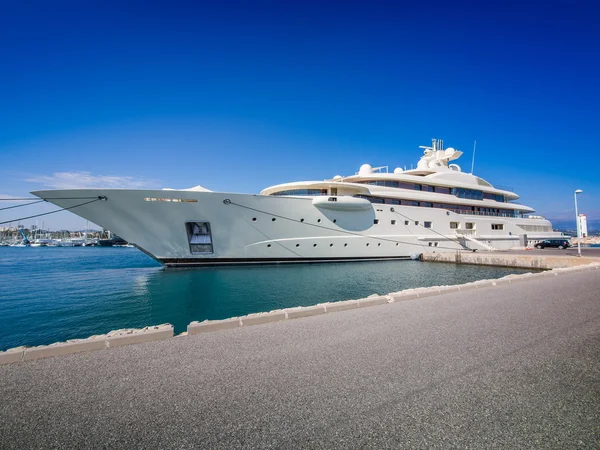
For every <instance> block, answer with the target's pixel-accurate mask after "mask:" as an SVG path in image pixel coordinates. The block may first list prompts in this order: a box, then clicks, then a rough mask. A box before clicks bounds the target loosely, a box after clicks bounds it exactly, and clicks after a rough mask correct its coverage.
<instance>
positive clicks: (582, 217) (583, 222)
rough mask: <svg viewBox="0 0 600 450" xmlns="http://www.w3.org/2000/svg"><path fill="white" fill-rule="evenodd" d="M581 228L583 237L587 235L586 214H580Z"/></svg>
mask: <svg viewBox="0 0 600 450" xmlns="http://www.w3.org/2000/svg"><path fill="white" fill-rule="evenodd" d="M579 229H580V230H581V237H587V235H588V229H587V217H585V214H579Z"/></svg>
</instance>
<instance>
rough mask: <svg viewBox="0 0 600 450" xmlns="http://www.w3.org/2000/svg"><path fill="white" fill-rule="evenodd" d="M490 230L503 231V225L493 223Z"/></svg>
mask: <svg viewBox="0 0 600 450" xmlns="http://www.w3.org/2000/svg"><path fill="white" fill-rule="evenodd" d="M492 230H504V224H503V223H493V224H492Z"/></svg>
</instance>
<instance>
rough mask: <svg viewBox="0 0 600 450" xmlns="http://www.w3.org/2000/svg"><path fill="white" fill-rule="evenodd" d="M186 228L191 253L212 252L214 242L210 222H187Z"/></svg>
mask: <svg viewBox="0 0 600 450" xmlns="http://www.w3.org/2000/svg"><path fill="white" fill-rule="evenodd" d="M185 229H186V231H187V235H188V242H189V244H190V252H191V253H194V254H195V253H212V252H213V242H212V233H211V231H210V223H208V222H186V223H185Z"/></svg>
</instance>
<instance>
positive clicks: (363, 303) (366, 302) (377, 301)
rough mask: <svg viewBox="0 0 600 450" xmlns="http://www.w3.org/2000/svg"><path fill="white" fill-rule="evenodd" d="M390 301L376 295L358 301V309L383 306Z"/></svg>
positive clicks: (385, 297)
mask: <svg viewBox="0 0 600 450" xmlns="http://www.w3.org/2000/svg"><path fill="white" fill-rule="evenodd" d="M389 301H390V299H389V298H387V296H383V295H378V296H376V297H367V298H361V299H359V300H358V307H359V308H366V307H367V306H375V305H384V304H386V303H389Z"/></svg>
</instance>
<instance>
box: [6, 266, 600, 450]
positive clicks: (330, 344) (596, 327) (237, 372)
mask: <svg viewBox="0 0 600 450" xmlns="http://www.w3.org/2000/svg"><path fill="white" fill-rule="evenodd" d="M599 275H600V274H599V271H593V272H577V273H571V274H566V275H561V276H557V277H548V278H537V279H534V280H529V281H524V282H521V283H515V284H510V285H502V286H496V287H486V288H479V289H477V290H470V291H463V292H456V293H449V294H444V295H440V296H436V297H428V298H423V299H416V300H409V301H405V302H399V303H392V304H387V305H382V306H374V307H370V308H365V309H357V310H350V311H344V312H339V313H330V314H325V315H321V316H313V317H308V318H303V319H296V320H286V321H281V322H275V323H270V324H266V325H260V326H253V327H247V328H246V327H244V328H240V329H236V330H226V331H219V332H214V333H208V334H202V335H195V336H183V337H176V338H173V339H169V340H166V341H159V342H151V343H146V344H139V345H132V346H127V347H120V348H114V349H109V350H104V351H96V352H89V353H82V354H75V355H68V356H63V357H54V358H47V359H41V360H37V361H31V362H26V363H19V364H12V365H6V366H0V448H2V449H12V448H15V449H17V448H18V449H23V448H77V449H82V448H126V449H132V448H227V449H230V448H258V447H260V448H344V449H345V448H599V447H600V294H599V292H600V276H599ZM282 295H285V293H282Z"/></svg>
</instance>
